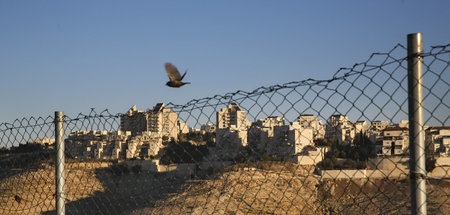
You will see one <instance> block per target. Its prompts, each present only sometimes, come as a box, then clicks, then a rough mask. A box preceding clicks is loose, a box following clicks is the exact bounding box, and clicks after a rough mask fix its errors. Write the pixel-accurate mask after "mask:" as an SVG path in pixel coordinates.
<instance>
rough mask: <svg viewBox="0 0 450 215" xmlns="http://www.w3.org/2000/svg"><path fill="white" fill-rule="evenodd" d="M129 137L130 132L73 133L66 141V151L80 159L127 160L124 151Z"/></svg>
mask: <svg viewBox="0 0 450 215" xmlns="http://www.w3.org/2000/svg"><path fill="white" fill-rule="evenodd" d="M129 137H131V132H130V131H127V132H122V131H110V132H108V131H72V132H71V133H70V134H69V136H68V138H67V139H66V140H65V150H66V153H67V154H69V155H70V156H72V157H79V158H95V159H118V158H119V157H123V158H125V152H124V151H123V149H125V148H126V145H127V140H128V139H129Z"/></svg>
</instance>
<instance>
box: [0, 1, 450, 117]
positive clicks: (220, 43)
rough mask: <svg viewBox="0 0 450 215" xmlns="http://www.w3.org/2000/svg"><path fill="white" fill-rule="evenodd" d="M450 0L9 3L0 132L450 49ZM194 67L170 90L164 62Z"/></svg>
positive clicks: (1, 44)
mask: <svg viewBox="0 0 450 215" xmlns="http://www.w3.org/2000/svg"><path fill="white" fill-rule="evenodd" d="M449 9H450V1H448V0H431V1H410V0H403V1H400V0H389V1H356V0H355V1H264V0H253V1H250V0H245V1H243V0H231V1H230V0H229V1H207V0H203V1H194V0H193V1H183V0H177V1H175V0H173V1H168V0H164V1H47V0H42V1H31V0H30V1H21V0H17V1H12V0H2V1H0V99H1V100H0V122H11V121H13V120H14V119H17V118H22V117H30V116H48V115H53V113H54V111H56V110H61V111H64V112H65V113H66V114H67V115H75V114H77V113H79V112H83V113H88V112H89V110H90V108H91V107H94V108H96V109H97V110H103V109H106V108H108V109H109V110H110V111H111V112H112V113H117V112H125V111H127V110H128V109H129V108H130V107H131V106H133V105H137V107H138V109H146V108H151V107H153V106H154V104H155V103H157V102H166V103H168V102H173V103H176V104H183V103H185V102H187V101H189V100H191V99H195V98H202V97H206V96H212V95H215V94H224V93H227V92H234V91H236V90H246V91H251V90H253V89H255V88H257V87H260V86H267V85H273V84H283V83H285V82H289V81H300V80H304V79H307V78H314V79H330V78H331V77H332V75H333V74H334V73H335V72H336V71H337V70H338V69H339V68H340V67H351V66H352V65H353V64H355V63H359V62H363V61H365V60H366V59H367V58H368V57H369V56H370V54H371V53H373V52H386V51H388V50H390V49H391V48H392V47H393V46H394V45H396V44H397V43H402V44H405V43H406V35H407V34H408V33H414V32H421V33H423V38H424V47H425V48H428V47H430V46H431V45H445V44H448V43H450V13H449ZM165 62H172V63H173V64H175V65H176V66H177V67H178V68H179V69H180V70H182V71H184V70H185V69H188V70H189V71H188V74H187V75H186V77H185V80H186V81H190V82H192V84H191V85H186V86H184V87H182V88H180V89H172V88H168V87H167V86H165V83H166V81H167V79H168V78H167V75H166V73H165V70H164V63H165Z"/></svg>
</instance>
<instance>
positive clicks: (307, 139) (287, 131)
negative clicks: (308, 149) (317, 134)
mask: <svg viewBox="0 0 450 215" xmlns="http://www.w3.org/2000/svg"><path fill="white" fill-rule="evenodd" d="M313 145H314V137H313V130H312V129H311V128H301V127H300V128H299V127H294V126H292V125H283V126H275V127H274V137H273V139H272V140H270V144H269V147H268V150H267V151H268V153H269V154H275V153H287V154H288V155H296V154H299V153H301V152H302V150H303V148H304V147H305V146H313Z"/></svg>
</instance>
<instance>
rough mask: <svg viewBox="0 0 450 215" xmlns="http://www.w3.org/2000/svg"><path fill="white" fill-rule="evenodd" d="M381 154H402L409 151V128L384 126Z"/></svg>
mask: <svg viewBox="0 0 450 215" xmlns="http://www.w3.org/2000/svg"><path fill="white" fill-rule="evenodd" d="M382 134H383V145H382V147H383V148H382V151H381V153H382V155H404V154H408V153H409V130H408V128H405V127H390V128H385V129H384V130H383V132H382Z"/></svg>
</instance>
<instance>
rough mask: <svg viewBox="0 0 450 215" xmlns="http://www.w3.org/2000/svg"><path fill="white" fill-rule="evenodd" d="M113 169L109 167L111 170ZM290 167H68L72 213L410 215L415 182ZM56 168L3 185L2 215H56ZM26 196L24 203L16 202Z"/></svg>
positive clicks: (447, 193) (439, 190)
mask: <svg viewBox="0 0 450 215" xmlns="http://www.w3.org/2000/svg"><path fill="white" fill-rule="evenodd" d="M108 165H109V164H108ZM312 171H313V169H312V168H301V167H298V166H295V165H293V164H289V163H282V162H272V163H270V164H268V165H263V164H251V165H236V166H231V167H228V168H225V169H224V170H223V171H222V172H219V173H217V174H216V175H215V177H213V178H211V179H195V180H186V179H183V178H179V177H175V176H173V175H171V174H156V173H148V172H142V173H139V174H134V173H132V172H124V173H122V174H117V172H114V171H111V169H110V168H101V165H100V164H99V163H82V164H75V163H72V164H67V179H66V180H67V181H66V191H67V194H66V197H67V203H66V212H67V214H98V213H100V212H102V213H103V214H409V206H410V204H409V198H410V197H409V181H407V180H403V181H394V180H367V179H364V180H363V179H361V180H330V181H323V180H320V178H318V177H317V176H315V175H314V174H312ZM54 182H55V178H54V168H53V167H51V166H49V165H44V168H41V169H38V170H34V171H28V172H22V173H20V174H16V175H15V176H12V177H9V178H4V179H2V180H1V181H0V191H1V193H0V214H42V213H43V214H52V213H54V210H55V197H54V195H53V194H54V189H55V188H54ZM427 193H428V211H429V213H430V214H450V183H449V182H446V181H437V180H432V181H428V184H427ZM16 195H18V196H20V197H21V198H23V201H21V202H20V203H19V202H17V201H16V200H15V198H14V197H15V196H16Z"/></svg>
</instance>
